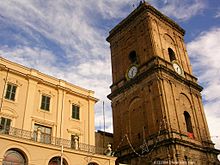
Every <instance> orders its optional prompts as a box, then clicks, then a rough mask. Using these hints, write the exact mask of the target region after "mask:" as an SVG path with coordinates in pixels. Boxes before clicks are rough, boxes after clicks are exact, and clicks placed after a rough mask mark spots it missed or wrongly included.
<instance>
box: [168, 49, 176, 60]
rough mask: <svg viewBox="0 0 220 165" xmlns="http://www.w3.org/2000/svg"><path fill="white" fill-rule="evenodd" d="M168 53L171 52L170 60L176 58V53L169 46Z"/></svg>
mask: <svg viewBox="0 0 220 165" xmlns="http://www.w3.org/2000/svg"><path fill="white" fill-rule="evenodd" d="M168 53H169V57H170V62H172V61H174V60H176V55H175V53H174V51H173V50H172V49H171V48H168Z"/></svg>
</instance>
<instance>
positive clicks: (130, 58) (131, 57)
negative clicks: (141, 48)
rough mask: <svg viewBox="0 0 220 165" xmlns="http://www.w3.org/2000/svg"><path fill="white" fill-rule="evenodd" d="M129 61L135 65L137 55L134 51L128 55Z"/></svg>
mask: <svg viewBox="0 0 220 165" xmlns="http://www.w3.org/2000/svg"><path fill="white" fill-rule="evenodd" d="M129 60H130V61H131V63H132V64H133V63H137V54H136V52H135V51H134V50H133V51H131V52H130V53H129Z"/></svg>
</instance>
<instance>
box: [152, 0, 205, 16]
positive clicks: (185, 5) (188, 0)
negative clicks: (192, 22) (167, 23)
mask: <svg viewBox="0 0 220 165" xmlns="http://www.w3.org/2000/svg"><path fill="white" fill-rule="evenodd" d="M149 1H150V2H151V3H152V4H154V5H155V6H158V7H159V9H160V10H161V11H162V12H164V13H165V14H166V15H168V16H171V17H174V18H177V19H179V20H188V19H190V18H191V17H193V16H195V15H197V14H198V13H200V12H202V11H203V9H204V8H205V7H206V2H205V0H184V1H183V0H169V1H168V0H162V1H153V0H149ZM161 3H162V5H161ZM161 6H162V7H161Z"/></svg>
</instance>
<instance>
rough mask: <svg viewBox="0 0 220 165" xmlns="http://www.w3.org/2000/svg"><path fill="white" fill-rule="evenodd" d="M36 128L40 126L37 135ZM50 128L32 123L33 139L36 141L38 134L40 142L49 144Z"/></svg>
mask: <svg viewBox="0 0 220 165" xmlns="http://www.w3.org/2000/svg"><path fill="white" fill-rule="evenodd" d="M38 128H40V135H38ZM48 130H49V131H50V133H47V131H48ZM52 130H53V129H52V127H49V126H45V125H42V124H38V123H34V134H33V139H34V140H35V141H38V136H40V142H41V143H45V144H50V143H51V138H52Z"/></svg>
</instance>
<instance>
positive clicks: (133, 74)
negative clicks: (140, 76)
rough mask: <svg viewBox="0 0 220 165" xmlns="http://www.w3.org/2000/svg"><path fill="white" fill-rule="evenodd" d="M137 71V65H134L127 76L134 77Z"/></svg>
mask: <svg viewBox="0 0 220 165" xmlns="http://www.w3.org/2000/svg"><path fill="white" fill-rule="evenodd" d="M137 72H138V68H137V66H135V65H133V66H132V67H131V68H130V69H129V70H128V72H127V77H128V78H129V79H132V78H134V77H135V76H136V75H137Z"/></svg>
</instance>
